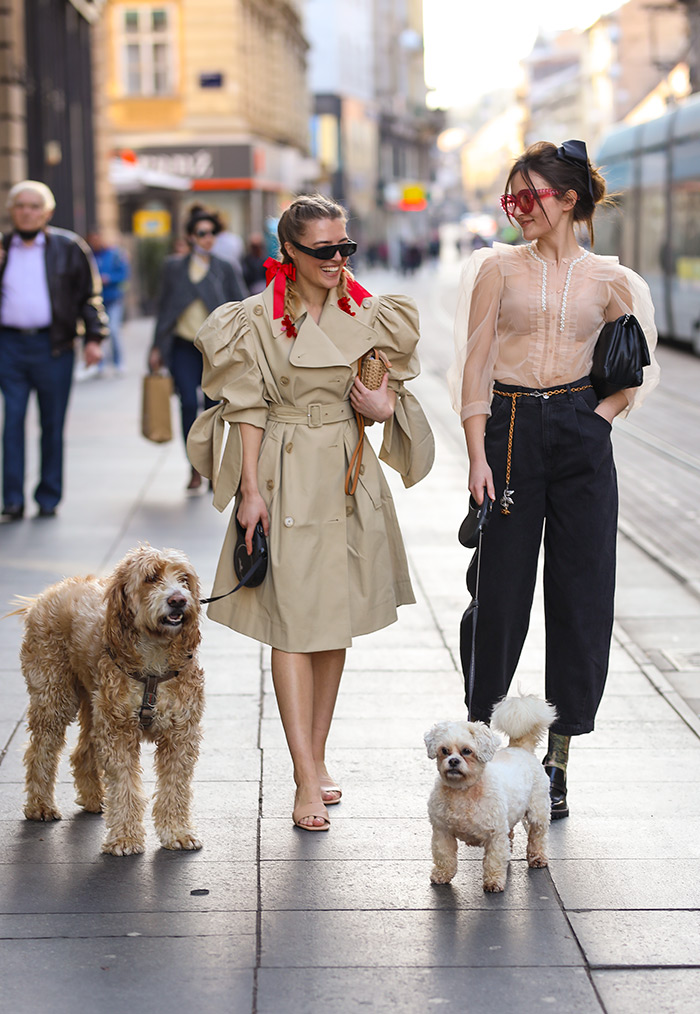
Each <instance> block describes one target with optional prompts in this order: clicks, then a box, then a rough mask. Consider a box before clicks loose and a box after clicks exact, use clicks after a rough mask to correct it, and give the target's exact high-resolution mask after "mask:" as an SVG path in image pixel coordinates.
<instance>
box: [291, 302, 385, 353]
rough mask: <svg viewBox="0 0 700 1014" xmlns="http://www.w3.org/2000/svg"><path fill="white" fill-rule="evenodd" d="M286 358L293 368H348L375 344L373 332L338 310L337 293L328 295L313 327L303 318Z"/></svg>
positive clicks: (307, 318)
mask: <svg viewBox="0 0 700 1014" xmlns="http://www.w3.org/2000/svg"><path fill="white" fill-rule="evenodd" d="M297 327H298V334H297V337H296V341H295V342H294V348H293V350H292V354H291V356H290V362H292V363H293V364H294V365H295V366H314V367H322V366H352V365H353V364H354V363H356V362H357V360H358V359H359V358H360V357H361V356H363V355H364V354H365V353H366V352H368V351H369V349H371V348H372V346H373V345H374V344H375V343H376V339H377V336H376V333H375V331H374V329H373V328H371V327H369V325H367V324H363V323H362V321H361V320H359V319H358V318H357V317H352V316H350V314H348V313H345V312H344V311H343V310H341V309H340V308H339V306H338V304H337V293H336V292H335V291H333V292H331V293H329V295H328V299H327V301H326V305H325V306H324V308H323V312H322V314H321V319H320V321H319V323H318V324H317V323H316V322H315V320H313V318H312V317H311V315H310V314H308V313H307V314H306V315H305V316H304V318H303V322H302V323H301V324H297Z"/></svg>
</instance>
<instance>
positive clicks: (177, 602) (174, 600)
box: [168, 592, 187, 609]
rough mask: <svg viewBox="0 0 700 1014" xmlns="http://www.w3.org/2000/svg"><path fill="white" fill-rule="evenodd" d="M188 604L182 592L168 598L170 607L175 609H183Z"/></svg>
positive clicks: (174, 593)
mask: <svg viewBox="0 0 700 1014" xmlns="http://www.w3.org/2000/svg"><path fill="white" fill-rule="evenodd" d="M186 602H187V599H186V598H185V596H184V595H183V594H182V592H173V593H172V595H171V596H170V597H169V598H168V605H169V606H172V608H173V609H182V607H183V606H184V605H185V603H186Z"/></svg>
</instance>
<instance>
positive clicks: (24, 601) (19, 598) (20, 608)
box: [0, 595, 36, 620]
mask: <svg viewBox="0 0 700 1014" xmlns="http://www.w3.org/2000/svg"><path fill="white" fill-rule="evenodd" d="M35 602H36V595H15V597H14V598H13V600H12V602H10V605H11V606H17V608H16V609H13V610H12V612H11V613H5V615H4V616H0V619H1V620H6V619H7V617H8V616H24V614H25V613H28V612H29V610H30V609H31V608H32V606H33V605H34V603H35Z"/></svg>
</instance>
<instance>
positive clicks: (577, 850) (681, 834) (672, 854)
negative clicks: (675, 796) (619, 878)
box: [549, 804, 700, 861]
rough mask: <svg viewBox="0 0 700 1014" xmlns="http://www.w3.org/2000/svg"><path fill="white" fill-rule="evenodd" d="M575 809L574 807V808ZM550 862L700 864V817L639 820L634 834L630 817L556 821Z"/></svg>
mask: <svg viewBox="0 0 700 1014" xmlns="http://www.w3.org/2000/svg"><path fill="white" fill-rule="evenodd" d="M572 805H573V804H572ZM549 857H550V859H590V860H592V861H600V860H602V859H620V858H624V859H660V860H665V859H692V860H700V817H683V816H674V817H665V818H664V819H663V821H661V820H656V819H654V818H653V817H652V818H649V817H647V818H641V819H640V818H635V821H634V833H630V818H629V815H628V814H627V813H623V814H622V815H620V814H617V815H616V816H611V815H610V814H596V815H593V814H590V813H589V814H588V815H587V816H586V818H585V819H581V815H580V814H579V813H578V812H577V811H575V812H574V814H573V815H572V816H571V817H569V819H568V820H556V821H554V822H553V823H552V825H551V827H550V830H549Z"/></svg>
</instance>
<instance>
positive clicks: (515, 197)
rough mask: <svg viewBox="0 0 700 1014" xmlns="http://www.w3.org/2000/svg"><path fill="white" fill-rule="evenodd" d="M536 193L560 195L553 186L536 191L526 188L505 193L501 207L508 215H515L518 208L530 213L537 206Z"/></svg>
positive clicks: (541, 195) (526, 213) (524, 212)
mask: <svg viewBox="0 0 700 1014" xmlns="http://www.w3.org/2000/svg"><path fill="white" fill-rule="evenodd" d="M535 194H537V195H538V196H539V197H558V196H559V191H558V190H553V189H552V187H545V188H544V189H543V190H536V191H535V193H533V192H532V190H527V189H526V190H519V191H518V192H517V194H503V195H502V197H501V207H502V208H503V210H504V211H505V213H506V215H514V214H515V209H516V208H520V210H521V211H522V213H523V215H529V214H530V212H531V211H532V209H533V208H534V206H535Z"/></svg>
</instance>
